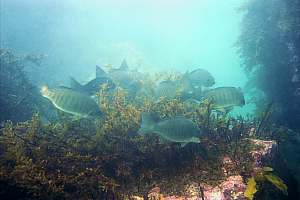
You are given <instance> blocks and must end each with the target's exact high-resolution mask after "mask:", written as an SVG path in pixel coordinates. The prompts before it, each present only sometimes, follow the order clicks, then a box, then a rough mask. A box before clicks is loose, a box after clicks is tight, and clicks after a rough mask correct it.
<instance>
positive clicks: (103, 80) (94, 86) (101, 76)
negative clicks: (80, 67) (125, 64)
mask: <svg viewBox="0 0 300 200" xmlns="http://www.w3.org/2000/svg"><path fill="white" fill-rule="evenodd" d="M103 84H107V87H108V89H109V90H112V89H114V88H115V87H116V85H115V83H114V82H113V80H112V79H111V78H110V77H109V76H108V75H107V74H106V72H105V71H104V70H103V69H101V68H100V67H99V66H96V78H94V79H92V80H90V81H89V82H88V83H86V84H84V85H82V84H80V83H79V82H78V81H77V80H76V79H75V78H73V77H70V88H71V89H73V90H76V91H78V92H82V93H87V94H88V95H95V94H96V93H97V92H98V91H99V90H100V86H101V85H103Z"/></svg>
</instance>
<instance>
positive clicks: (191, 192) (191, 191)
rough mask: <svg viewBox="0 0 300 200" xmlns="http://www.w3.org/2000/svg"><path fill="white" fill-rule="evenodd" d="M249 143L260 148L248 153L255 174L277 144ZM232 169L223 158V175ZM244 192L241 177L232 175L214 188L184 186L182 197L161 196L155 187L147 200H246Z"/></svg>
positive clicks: (227, 160)
mask: <svg viewBox="0 0 300 200" xmlns="http://www.w3.org/2000/svg"><path fill="white" fill-rule="evenodd" d="M251 142H253V144H255V145H257V146H259V147H260V148H258V149H257V150H253V151H251V152H250V153H251V155H252V156H253V158H254V163H253V172H255V171H256V170H259V169H261V168H262V167H264V160H265V159H272V157H273V156H274V155H275V154H274V153H273V152H275V150H276V148H277V143H276V142H275V141H264V140H257V139H251ZM233 168H234V162H233V161H232V159H231V158H230V157H229V156H224V158H223V168H222V169H223V171H224V175H229V174H230V171H231V170H233ZM200 185H201V183H200ZM245 190H246V184H245V183H244V180H243V177H242V176H241V175H232V176H229V177H228V178H227V179H226V180H224V181H222V182H221V183H220V184H219V185H217V186H215V187H213V186H211V185H201V188H200V187H199V183H190V184H189V185H187V186H186V190H185V191H184V193H185V195H184V196H174V195H173V196H167V195H163V194H162V193H161V191H160V188H159V187H155V188H153V189H152V190H150V191H149V193H148V198H149V200H246V197H244V192H245ZM201 195H203V197H202V196H201Z"/></svg>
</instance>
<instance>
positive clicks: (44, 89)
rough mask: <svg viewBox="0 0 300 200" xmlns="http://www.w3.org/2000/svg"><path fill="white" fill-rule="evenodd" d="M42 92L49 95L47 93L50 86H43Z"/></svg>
mask: <svg viewBox="0 0 300 200" xmlns="http://www.w3.org/2000/svg"><path fill="white" fill-rule="evenodd" d="M40 92H41V94H42V95H43V96H47V94H48V93H49V91H48V86H46V85H44V86H42V87H41V90H40Z"/></svg>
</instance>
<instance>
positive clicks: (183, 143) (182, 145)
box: [180, 142, 188, 147]
mask: <svg viewBox="0 0 300 200" xmlns="http://www.w3.org/2000/svg"><path fill="white" fill-rule="evenodd" d="M187 144H188V142H182V143H180V146H181V147H185V145H187Z"/></svg>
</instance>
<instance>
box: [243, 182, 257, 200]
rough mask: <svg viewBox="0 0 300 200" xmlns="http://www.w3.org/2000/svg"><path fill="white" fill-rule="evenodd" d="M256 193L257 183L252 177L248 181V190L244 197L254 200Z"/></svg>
mask: <svg viewBox="0 0 300 200" xmlns="http://www.w3.org/2000/svg"><path fill="white" fill-rule="evenodd" d="M256 192H257V189H256V181H255V179H254V178H253V177H251V178H249V179H248V182H247V188H246V191H245V192H244V196H245V197H246V198H248V199H249V200H252V199H253V198H254V194H255V193H256Z"/></svg>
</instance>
